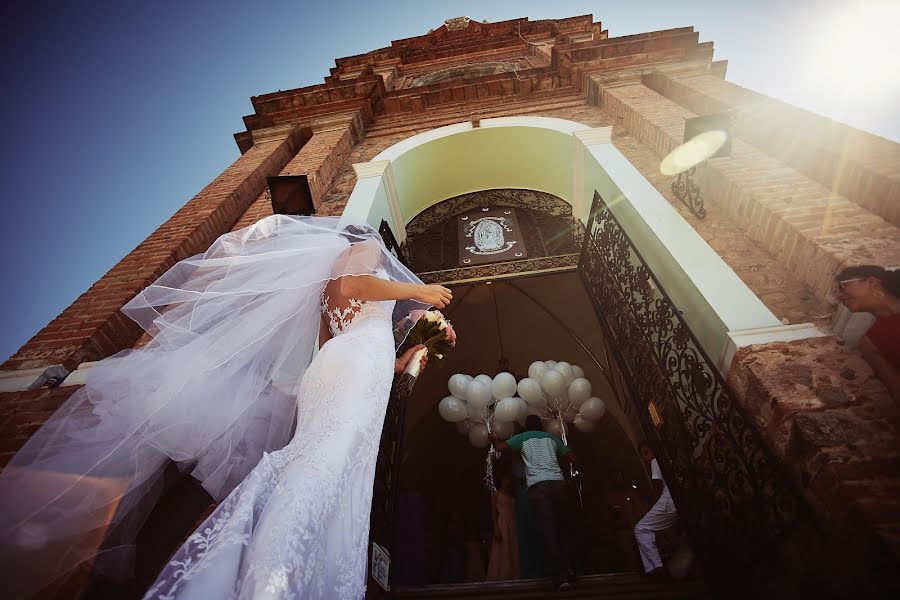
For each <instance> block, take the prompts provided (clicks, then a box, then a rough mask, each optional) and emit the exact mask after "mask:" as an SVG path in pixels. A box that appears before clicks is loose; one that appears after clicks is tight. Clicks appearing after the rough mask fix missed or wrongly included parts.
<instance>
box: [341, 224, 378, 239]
mask: <svg viewBox="0 0 900 600" xmlns="http://www.w3.org/2000/svg"><path fill="white" fill-rule="evenodd" d="M340 233H341V235H342V236H344V237H345V238H347V239H348V240H350V241H351V242H358V241H360V239H361V238H366V239H371V236H372V234H375V235H378V232H377V231H375V228H374V227H368V226H364V225H353V224H351V225H345V226H344V229H342V230H341V232H340ZM379 237H380V236H379Z"/></svg>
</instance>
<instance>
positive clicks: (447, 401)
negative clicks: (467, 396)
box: [438, 396, 466, 423]
mask: <svg viewBox="0 0 900 600" xmlns="http://www.w3.org/2000/svg"><path fill="white" fill-rule="evenodd" d="M438 412H439V413H440V415H441V418H442V419H444V420H445V421H448V422H450V423H458V422H460V421H462V420H463V419H465V418H466V403H465V402H463V401H462V400H460V399H459V398H457V397H456V396H447V397H446V398H444V399H443V400H441V401H440V402H439V403H438Z"/></svg>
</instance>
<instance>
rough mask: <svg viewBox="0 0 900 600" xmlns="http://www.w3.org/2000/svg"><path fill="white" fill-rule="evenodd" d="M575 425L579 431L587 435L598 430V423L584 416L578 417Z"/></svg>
mask: <svg viewBox="0 0 900 600" xmlns="http://www.w3.org/2000/svg"><path fill="white" fill-rule="evenodd" d="M573 425H575V429H577V430H578V431H583V432H585V433H590V432H591V431H593V430H595V429H597V421H591V420H590V419H586V418H585V417H584V415H578V416H577V417H575V421H574V422H573Z"/></svg>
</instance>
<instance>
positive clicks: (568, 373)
mask: <svg viewBox="0 0 900 600" xmlns="http://www.w3.org/2000/svg"><path fill="white" fill-rule="evenodd" d="M553 370H554V371H556V372H558V373H559V374H560V375H562V376H563V381H565V382H566V385H569V384H570V383H572V381H573V380H574V379H575V371H574V370H572V365H570V364H569V363H567V362H565V361H563V362H558V363H556V366H555V367H553Z"/></svg>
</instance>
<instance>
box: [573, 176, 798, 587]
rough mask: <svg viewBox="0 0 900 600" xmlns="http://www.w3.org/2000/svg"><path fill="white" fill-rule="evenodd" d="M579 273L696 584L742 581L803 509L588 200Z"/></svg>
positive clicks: (637, 263) (605, 216) (611, 221)
mask: <svg viewBox="0 0 900 600" xmlns="http://www.w3.org/2000/svg"><path fill="white" fill-rule="evenodd" d="M579 271H580V273H581V276H582V278H583V281H584V284H585V288H586V289H587V292H588V294H589V296H590V298H591V302H592V304H593V306H594V309H595V311H596V313H597V316H598V317H599V320H600V322H601V324H602V327H603V330H604V334H605V336H606V339H607V341H608V344H609V346H610V347H611V348H612V350H613V354H614V355H615V357H616V362H617V363H618V367H619V369H620V372H621V374H622V379H623V380H624V383H625V384H626V385H625V387H626V390H627V393H626V396H628V399H627V400H626V401H628V402H633V403H634V404H635V406H634V408H635V410H636V412H637V413H638V416H639V418H640V421H641V424H642V427H643V429H644V433H645V434H646V435H647V438H648V441H649V442H650V444H651V446H653V447H654V448H655V450H656V451H657V453H658V458H659V459H660V460H659V462H660V466H661V468H662V470H663V473H664V476H665V478H666V482H667V483H668V485H669V488H670V489H671V492H672V496H673V498H674V500H675V504H676V506H677V508H678V512H679V515H680V519H681V521H682V523H683V524H684V528H685V530H686V532H687V533H688V535H689V537H690V538H691V539H692V542H693V545H694V547H695V551H696V552H697V554H698V556H699V558H700V559H701V560H702V561H703V562H704V564H705V565H706V566H707V567H708V568H704V576H705V577H708V578H711V579H718V578H719V577H721V578H722V580H723V581H727V579H728V578H729V577H732V576H735V575H736V574H737V573H744V574H746V571H744V569H745V568H746V566H747V565H748V564H749V563H750V562H751V561H754V560H755V559H757V558H759V557H760V556H761V555H762V554H763V553H764V552H765V551H766V549H767V548H768V549H771V545H772V542H773V541H775V540H776V539H777V538H778V537H779V536H781V535H782V534H784V533H786V532H787V530H788V529H789V528H790V527H791V525H792V524H793V523H794V522H795V521H796V520H797V518H798V516H799V513H800V510H801V507H802V501H801V500H800V498H799V496H798V495H797V494H796V492H795V491H794V489H793V487H792V486H791V485H790V482H789V481H788V479H787V478H786V476H785V475H784V473H783V472H782V470H781V469H780V467H779V465H778V464H777V462H776V460H775V458H774V457H773V456H772V454H771V452H770V450H769V449H768V447H766V446H765V444H764V442H763V440H762V438H761V436H760V434H759V432H758V431H757V430H756V429H755V427H754V425H753V423H752V422H751V421H750V419H749V418H748V417H747V415H746V414H744V412H743V410H742V408H741V407H740V406H739V405H738V404H737V402H736V400H735V396H734V393H733V392H732V391H731V390H730V389H729V387H728V385H727V384H726V382H725V381H724V379H723V378H722V376H721V375H720V373H719V372H718V370H717V369H716V367H715V366H714V364H715V363H714V362H713V361H712V360H710V357H709V356H708V355H707V354H706V352H705V351H704V349H703V348H702V347H701V345H700V343H699V342H698V340H697V338H696V336H695V335H694V334H693V332H692V331H691V329H690V327H688V325H687V323H686V322H685V319H684V317H683V316H682V314H681V311H679V310H678V308H677V307H676V306H675V304H674V303H673V302H672V300H671V299H670V298H669V296H668V295H667V294H666V292H665V289H664V288H663V286H662V284H661V283H660V281H659V279H657V277H656V276H655V275H654V273H653V272H652V271H651V270H650V268H649V267H648V266H647V263H646V261H645V260H644V259H643V257H642V256H641V254H640V253H639V252H638V250H637V249H636V248H635V246H634V243H633V242H632V241H631V240H630V239H629V237H628V235H627V234H626V233H625V231H624V230H623V228H622V227H621V225H620V224H619V222H618V221H617V220H616V218H615V216H614V215H613V214H612V212H611V211H610V209H609V207H608V206H607V204H606V203H605V202H604V201H603V199H602V198H601V197H600V194H599V193H596V192H595V194H594V201H593V205H592V207H591V213H590V218H589V221H588V224H587V230H586V234H585V239H584V245H583V249H582V255H581V260H580V265H579Z"/></svg>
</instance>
